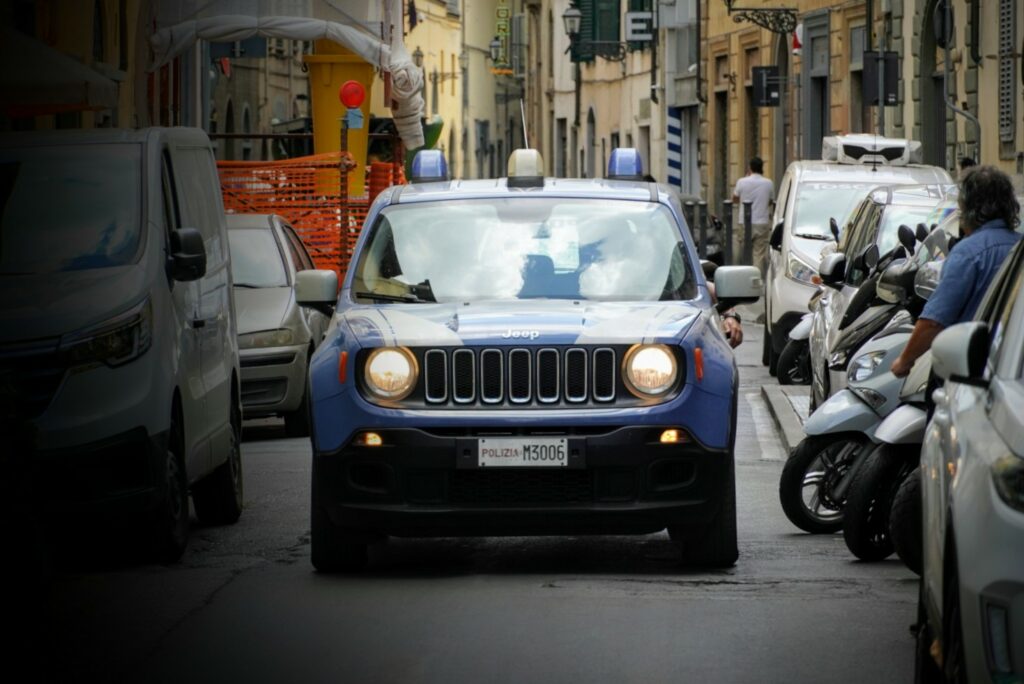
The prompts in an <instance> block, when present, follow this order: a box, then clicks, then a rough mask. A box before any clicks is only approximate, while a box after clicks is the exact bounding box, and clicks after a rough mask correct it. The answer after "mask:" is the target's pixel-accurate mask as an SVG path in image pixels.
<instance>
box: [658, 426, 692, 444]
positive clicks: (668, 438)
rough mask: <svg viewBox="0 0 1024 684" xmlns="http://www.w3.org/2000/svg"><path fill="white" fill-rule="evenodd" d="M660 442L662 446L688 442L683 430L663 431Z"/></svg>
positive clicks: (670, 429) (671, 429)
mask: <svg viewBox="0 0 1024 684" xmlns="http://www.w3.org/2000/svg"><path fill="white" fill-rule="evenodd" d="M659 441H660V442H661V443H662V444H680V443H682V442H685V441H686V435H685V434H684V433H683V431H682V430H679V429H677V428H669V429H668V430H662V432H661V438H660V439H659Z"/></svg>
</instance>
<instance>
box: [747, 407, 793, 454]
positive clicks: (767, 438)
mask: <svg viewBox="0 0 1024 684" xmlns="http://www.w3.org/2000/svg"><path fill="white" fill-rule="evenodd" d="M744 396H745V397H746V398H747V405H749V406H750V413H751V415H752V416H753V418H754V431H755V433H756V434H757V443H758V445H759V446H760V447H761V457H760V458H761V460H762V461H785V460H786V454H785V452H784V451H783V449H782V446H781V444H780V443H779V435H778V434H777V433H776V432H775V421H774V420H772V416H771V413H769V411H768V405H767V404H765V401H764V398H763V397H762V396H761V393H760V392H747V393H746V394H745V395H744Z"/></svg>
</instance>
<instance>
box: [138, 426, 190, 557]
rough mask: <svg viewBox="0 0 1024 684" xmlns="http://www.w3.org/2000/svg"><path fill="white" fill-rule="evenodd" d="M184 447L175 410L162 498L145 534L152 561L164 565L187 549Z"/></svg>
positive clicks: (164, 469) (182, 434)
mask: <svg viewBox="0 0 1024 684" xmlns="http://www.w3.org/2000/svg"><path fill="white" fill-rule="evenodd" d="M184 445H185V435H184V427H183V425H182V423H181V419H180V416H179V413H178V411H177V410H175V411H174V413H173V414H172V416H171V425H170V429H169V430H168V433H167V445H166V447H165V449H164V464H163V465H164V468H163V478H164V483H163V484H164V498H163V501H162V502H161V504H160V507H159V508H158V510H157V511H156V512H155V513H154V514H153V517H152V519H151V521H150V524H149V526H148V532H147V533H146V534H147V537H148V541H149V545H150V548H151V550H152V554H153V556H154V558H155V560H156V561H157V562H159V563H164V564H169V563H175V562H177V561H178V560H179V559H180V558H181V556H182V554H183V553H185V547H186V546H187V545H188V528H189V508H188V476H187V475H186V474H185V458H184V453H185V448H184Z"/></svg>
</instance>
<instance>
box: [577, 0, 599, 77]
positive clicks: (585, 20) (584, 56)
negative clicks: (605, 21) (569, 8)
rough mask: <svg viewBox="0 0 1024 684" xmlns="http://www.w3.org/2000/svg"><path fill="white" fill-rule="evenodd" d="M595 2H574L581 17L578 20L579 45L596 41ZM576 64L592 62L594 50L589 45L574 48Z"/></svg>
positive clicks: (593, 0) (585, 0)
mask: <svg viewBox="0 0 1024 684" xmlns="http://www.w3.org/2000/svg"><path fill="white" fill-rule="evenodd" d="M596 2H597V0H575V2H574V3H573V5H574V6H575V7H576V9H578V10H579V11H580V12H581V13H582V14H583V16H582V17H581V18H580V36H579V40H580V42H581V43H586V42H589V41H593V40H597V38H596V37H595V30H594V26H595V22H594V17H595V11H596V10H595V7H594V5H595V3H596ZM575 61H577V62H593V61H594V48H593V46H591V45H580V46H579V47H577V48H576V59H575Z"/></svg>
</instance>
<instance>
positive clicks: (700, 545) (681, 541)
mask: <svg viewBox="0 0 1024 684" xmlns="http://www.w3.org/2000/svg"><path fill="white" fill-rule="evenodd" d="M729 458H730V459H732V457H731V456H730V457H729ZM735 472H736V471H735V466H734V465H730V467H729V474H728V484H727V485H726V487H725V492H723V496H722V502H721V506H720V508H719V509H718V514H717V515H716V517H715V521H714V523H713V524H711V525H707V526H702V527H699V528H691V527H674V526H673V527H669V528H668V534H669V537H671V539H672V540H673V541H674V542H676V543H677V544H678V545H679V547H680V551H681V553H682V560H683V563H684V564H685V565H691V566H696V567H706V568H728V567H732V566H733V565H735V564H736V560H737V559H738V558H739V547H738V545H737V542H736V478H735Z"/></svg>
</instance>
